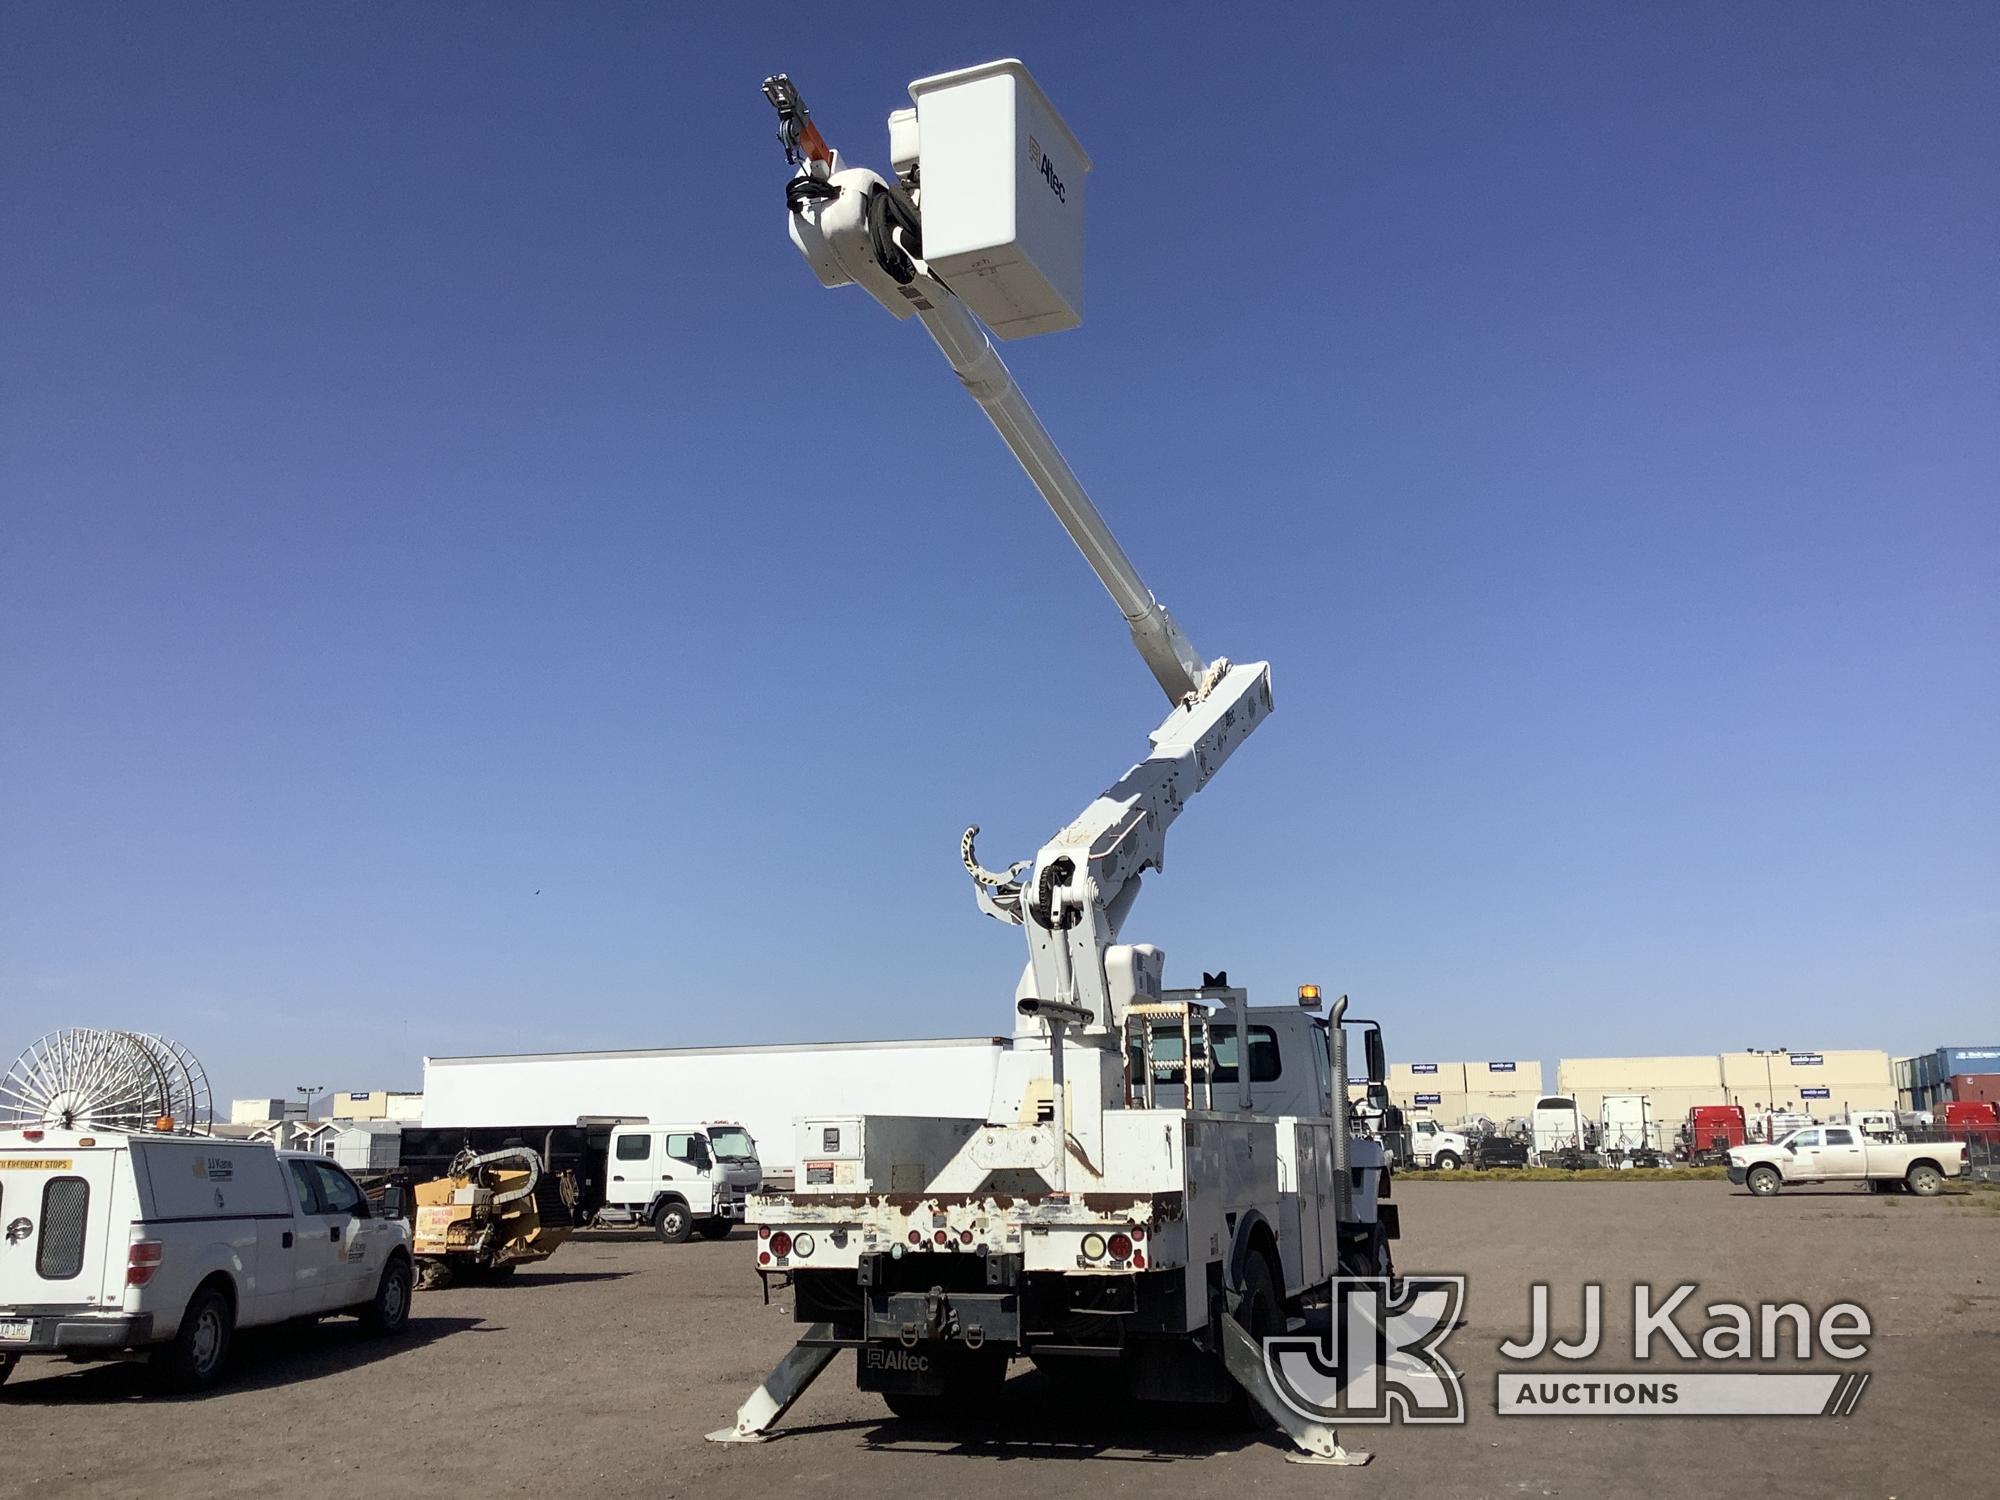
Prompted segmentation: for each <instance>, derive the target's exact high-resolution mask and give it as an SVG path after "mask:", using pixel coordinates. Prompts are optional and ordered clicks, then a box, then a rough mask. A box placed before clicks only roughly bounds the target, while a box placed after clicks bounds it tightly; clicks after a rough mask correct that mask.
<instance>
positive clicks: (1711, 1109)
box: [1681, 1104, 1747, 1167]
mask: <svg viewBox="0 0 2000 1500" xmlns="http://www.w3.org/2000/svg"><path fill="white" fill-rule="evenodd" d="M1745 1139H1747V1133H1746V1131H1745V1129H1744V1120H1743V1106H1742V1105H1740V1104H1697V1105H1696V1106H1695V1107H1694V1108H1693V1109H1691V1110H1689V1111H1688V1117H1687V1121H1686V1123H1684V1124H1683V1125H1682V1126H1681V1158H1682V1160H1684V1161H1687V1162H1691V1163H1693V1164H1694V1165H1695V1166H1710V1167H1713V1166H1723V1165H1726V1164H1727V1163H1728V1161H1729V1148H1730V1147H1731V1146H1740V1145H1742V1144H1743V1143H1744V1141H1745Z"/></svg>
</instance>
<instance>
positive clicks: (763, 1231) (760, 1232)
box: [757, 1224, 771, 1240]
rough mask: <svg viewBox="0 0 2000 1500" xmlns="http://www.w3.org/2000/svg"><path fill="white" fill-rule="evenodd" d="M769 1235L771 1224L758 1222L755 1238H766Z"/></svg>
mask: <svg viewBox="0 0 2000 1500" xmlns="http://www.w3.org/2000/svg"><path fill="white" fill-rule="evenodd" d="M770 1237H771V1226H770V1225H769V1224H759V1225H758V1226H757V1238H758V1239H760V1240H768V1239H769V1238H770Z"/></svg>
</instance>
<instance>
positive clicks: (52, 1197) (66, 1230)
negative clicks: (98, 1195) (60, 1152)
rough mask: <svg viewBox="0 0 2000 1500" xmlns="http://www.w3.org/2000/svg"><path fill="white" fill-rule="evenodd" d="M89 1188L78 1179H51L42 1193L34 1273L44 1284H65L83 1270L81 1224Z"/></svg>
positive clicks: (84, 1216) (87, 1214) (83, 1218)
mask: <svg viewBox="0 0 2000 1500" xmlns="http://www.w3.org/2000/svg"><path fill="white" fill-rule="evenodd" d="M89 1216H90V1184H89V1183H87V1182H85V1181H84V1180H83V1179H82V1178H81V1177H51V1178H50V1179H49V1181H48V1184H47V1185H46V1186H45V1187H43V1189H42V1236H41V1244H40V1246H39V1247H38V1248H37V1249H36V1251H35V1270H36V1271H37V1272H38V1273H39V1274H40V1276H41V1278H42V1280H44V1281H68V1280H69V1279H70V1278H71V1277H73V1276H75V1275H76V1274H77V1273H78V1272H80V1271H82V1270H83V1229H84V1221H85V1220H86V1219H87V1218H88V1217H89Z"/></svg>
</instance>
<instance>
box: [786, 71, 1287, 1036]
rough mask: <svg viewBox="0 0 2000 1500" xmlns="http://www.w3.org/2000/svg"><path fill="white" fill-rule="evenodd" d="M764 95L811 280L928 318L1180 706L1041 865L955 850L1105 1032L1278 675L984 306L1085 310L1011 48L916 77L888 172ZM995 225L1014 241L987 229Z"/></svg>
mask: <svg viewBox="0 0 2000 1500" xmlns="http://www.w3.org/2000/svg"><path fill="white" fill-rule="evenodd" d="M764 93H765V95H766V96H767V97H768V98H769V99H770V101H771V103H772V104H773V105H774V106H775V107H776V109H777V111H778V121H779V123H778V136H779V139H780V140H781V141H783V143H784V146H785V154H786V158H787V160H789V161H790V162H792V163H793V164H794V165H795V166H796V167H797V168H798V171H797V173H796V175H795V176H794V177H793V178H792V180H791V181H790V182H789V183H788V184H787V185H786V188H785V202H786V205H787V207H788V208H789V209H790V214H789V216H788V219H789V226H790V232H791V237H792V242H793V243H794V244H795V245H797V246H798V248H799V250H800V252H801V253H802V254H803V255H804V256H805V257H806V260H807V261H808V262H809V263H810V264H811V266H812V268H813V271H814V273H815V274H817V275H818V277H819V279H820V282H821V284H822V285H825V286H830V287H831V286H846V285H850V284H853V285H858V286H860V287H861V288H863V289H864V290H865V291H867V292H868V293H869V295H871V296H872V297H874V298H875V300H876V301H877V302H879V303H881V304H882V306H884V307H886V308H887V309H888V310H889V311H890V312H891V313H893V314H894V315H895V316H896V317H897V318H899V319H907V318H911V317H914V318H916V319H918V320H919V321H920V322H921V323H922V324H923V326H924V330H925V332H927V333H928V334H929V335H930V336H931V339H932V340H933V342H935V343H936V344H937V346H938V348H939V350H940V351H942V353H943V354H944V357H945V359H946V361H947V362H949V364H950V365H951V367H952V369H953V371H954V372H956V374H957V375H958V378H959V380H960V381H961V382H962V383H963V384H964V386H965V388H966V390H967V391H968V392H970V393H971V395H972V397H973V399H974V400H975V401H977V402H978V403H979V405H980V409H981V410H983V411H984V412H985V413H986V415H987V417H988V419H989V420H991V421H992V423H993V426H994V428H995V429H996V430H997V431H998V432H999V434H1000V436H1001V439H1002V440H1003V441H1004V442H1005V443H1006V444H1007V446H1008V448H1009V449H1010V450H1011V451H1012V452H1013V454H1014V457H1015V458H1016V459H1018V460H1019V461H1020V464H1021V467H1022V468H1023V469H1025V470H1027V472H1028V477H1029V478H1030V479H1031V480H1033V481H1034V485H1035V488H1036V489H1037V490H1039V491H1040V492H1041V496H1042V498H1043V499H1044V500H1045V501H1047V502H1048V506H1049V509H1050V510H1052V511H1054V512H1055V514H1056V519H1057V520H1059V521H1061V522H1062V525H1063V529H1064V530H1065V531H1067V532H1068V533H1069V537H1070V540H1071V541H1073V542H1075V543H1076V546H1077V549H1078V550H1079V551H1081V552H1082V553H1083V555H1084V558H1085V560H1086V561H1088V562H1089V564H1090V566H1091V569H1092V571H1094V572H1095V573H1096V574H1097V577H1098V579H1099V581H1100V582H1102V583H1103V585H1104V587H1105V589H1106V590H1107V591H1108V592H1109V593H1110V595H1111V598H1112V600H1113V602H1114V603H1116V604H1117V606H1118V610H1119V613H1120V614H1122V615H1123V616H1124V617H1125V623H1126V625H1127V627H1128V628H1129V629H1130V630H1131V632H1132V639H1133V642H1134V644H1136V645H1137V646H1138V648H1139V654H1140V656H1141V657H1142V658H1144V660H1145V662H1146V666H1147V667H1148V669H1149V670H1150V671H1151V672H1152V674H1153V677H1154V679H1155V680H1156V681H1157V682H1158V683H1159V684H1160V687H1161V689H1162V690H1163V691H1164V692H1165V693H1166V695H1167V698H1168V701H1169V702H1171V703H1172V704H1173V705H1174V707H1173V710H1172V711H1171V712H1170V713H1169V714H1168V716H1167V719H1166V722H1165V723H1163V724H1162V725H1161V726H1160V728H1159V729H1157V730H1155V731H1154V733H1153V735H1152V751H1151V753H1150V754H1149V755H1147V756H1146V758H1145V759H1144V760H1142V761H1140V762H1139V763H1138V764H1137V765H1135V766H1133V767H1132V768H1131V769H1130V770H1129V771H1127V772H1126V773H1125V775H1124V776H1122V777H1121V778H1120V779H1119V780H1118V781H1117V782H1116V783H1115V784H1114V785H1113V786H1111V787H1110V788H1109V789H1107V790H1106V791H1105V792H1104V793H1103V794H1102V795H1101V796H1099V797H1098V798H1097V800H1096V801H1094V802H1092V803H1091V804H1090V806H1089V807H1087V808H1085V809H1084V811H1083V813H1082V814H1081V815H1080V816H1078V817H1077V818H1076V819H1075V821H1073V822H1072V823H1070V824H1069V826H1068V827H1066V828H1064V829H1063V830H1062V831H1061V832H1060V833H1058V834H1057V835H1056V836H1055V838H1053V839H1052V840H1050V842H1049V843H1048V844H1046V845H1045V846H1044V847H1043V848H1042V850H1041V851H1040V853H1039V854H1038V855H1037V856H1036V858H1035V859H1034V860H1033V861H1028V862H1022V863H1020V864H1016V865H1013V866H1010V867H1009V868H1008V869H1006V870H1004V871H1001V872H997V873H996V872H994V871H990V870H986V869H982V868H981V867H980V865H979V863H978V861H977V859H976V858H975V855H974V850H973V835H974V834H976V833H977V832H978V829H977V828H973V829H968V830H967V832H966V835H965V840H964V844H963V848H962V853H963V857H964V861H965V866H966V869H967V870H968V871H969V872H970V873H971V875H972V877H973V879H974V881H975V882H976V884H977V888H978V893H979V903H980V906H981V909H982V910H984V911H986V912H987V913H988V914H990V915H992V916H996V917H999V918H1001V919H1002V920H1004V921H1009V922H1015V923H1019V924H1021V925H1023V926H1025V927H1026V928H1027V931H1028V945H1029V954H1030V962H1029V968H1028V971H1027V973H1026V975H1024V977H1023V980H1022V992H1021V997H1020V998H1023V999H1033V1000H1035V1001H1037V1002H1040V1003H1042V1005H1043V1006H1047V1005H1048V1004H1049V1003H1053V1004H1054V1006H1056V1007H1058V1008H1061V1007H1068V1006H1075V1007H1078V1008H1080V1009H1081V1010H1083V1011H1085V1012H1088V1014H1089V1016H1090V1020H1089V1021H1088V1022H1086V1023H1084V1029H1085V1030H1086V1031H1087V1032H1090V1033H1092V1034H1094V1036H1095V1037H1096V1038H1098V1039H1100V1040H1108V1038H1109V1037H1110V1036H1111V1035H1112V1033H1113V1030H1114V1028H1115V1027H1116V1026H1117V1025H1118V1024H1119V1023H1120V1022H1122V1020H1123V1016H1122V1004H1121V1002H1123V1001H1126V1000H1129V999H1130V998H1131V996H1132V995H1133V994H1134V993H1135V990H1136V991H1147V990H1157V989H1158V987H1159V972H1158V970H1159V953H1158V950H1157V949H1150V948H1148V949H1136V948H1127V949H1122V950H1119V949H1117V948H1116V944H1117V938H1118V930H1119V927H1120V925H1121V924H1122V922H1123V921H1124V919H1125V915H1126V913H1127V912H1128V911H1129V910H1130V909H1131V905H1132V902H1133V899H1134V898H1135V897H1136V896H1137V895H1138V891H1139V880H1140V876H1141V874H1142V873H1143V872H1144V871H1146V870H1148V869H1158V868H1159V867H1160V865H1161V864H1162V862H1163V860H1164V858H1165V838H1166V830H1167V828H1168V826H1169V825H1170V824H1171V823H1172V822H1173V820H1174V819H1175V817H1177V816H1178V815H1179V813H1180V810H1181V807H1182V806H1183V805H1184V804H1185V802H1186V801H1187V799H1188V798H1189V797H1191V796H1193V795H1194V794H1195V793H1196V792H1197V791H1199V790H1200V789H1201V788H1202V787H1203V786H1204V785H1205V784H1206V783H1207V781H1208V779H1209V777H1211V776H1212V775H1214V774H1215V772H1216V770H1217V769H1218V768H1220V766H1221V765H1222V762H1223V761H1224V760H1225V759H1227V758H1228V756H1229V754H1230V752H1231V751H1232V750H1234V749H1235V748H1236V746H1237V745H1239V744H1240V743H1242V741H1243V739H1244V737H1245V736H1247V735H1248V734H1249V732H1250V731H1251V730H1252V729H1254V728H1255V727H1256V726H1257V725H1258V724H1260V723H1262V722H1263V719H1264V717H1265V715H1267V714H1268V713H1269V712H1270V709H1271V678H1270V669H1269V668H1268V667H1267V666H1266V665H1265V664H1263V663H1261V662H1252V663H1247V664H1243V665H1232V664H1231V663H1230V662H1228V661H1227V660H1222V659H1218V660H1216V661H1214V662H1213V663H1211V662H1209V661H1208V660H1206V659H1205V658H1204V657H1202V655H1201V654H1200V653H1199V652H1197V651H1196V650H1195V649H1194V646H1193V644H1192V643H1191V642H1190V641H1189V640H1188V638H1187V636H1186V635H1185V634H1183V633H1182V631H1181V629H1180V627H1179V626H1178V625H1177V624H1175V623H1174V619H1173V616H1172V615H1170V614H1169V613H1168V612H1167V610H1166V607H1165V606H1164V605H1162V604H1161V603H1160V602H1159V600H1157V599H1155V598H1154V597H1153V594H1152V592H1151V591H1150V590H1149V589H1148V588H1147V587H1146V585H1145V582H1144V580H1142V579H1141V578H1140V577H1139V571H1138V569H1137V568H1135V567H1133V566H1132V560H1131V559H1130V558H1129V557H1127V556H1126V555H1125V550H1124V549H1123V548H1122V547H1120V546H1119V545H1118V541H1117V539H1116V538H1115V537H1113V536H1112V534H1111V530H1110V528H1109V527H1108V526H1106V525H1105V524H1104V518H1103V517H1102V516H1101V515H1099V514H1098V511H1097V507H1096V506H1095V505H1093V504H1092V503H1091V501H1090V497H1089V496H1088V495H1087V494H1085V493H1084V489H1083V486H1082V485H1081V484H1080V483H1079V482H1078V480H1077V477H1076V474H1075V472H1074V471H1073V470H1072V469H1071V468H1070V466H1069V464H1068V462H1067V461H1065V459H1064V458H1063V456H1062V453H1061V452H1060V450H1058V449H1057V447H1056V445H1055V441H1054V440H1053V439H1052V438H1051V437H1050V436H1049V434H1048V430H1047V429H1046V428H1044V427H1043V426H1042V423H1041V419H1040V418H1038V417H1037V416H1036V415H1035V411H1034V408H1033V407H1032V406H1030V405H1029V404H1028V400H1027V397H1026V396H1024V395H1023V394H1022V393H1021V390H1020V387H1019V386H1017V385H1016V384H1015V383H1014V378H1013V376H1012V374H1010V373H1009V371H1008V369H1007V366H1006V364H1005V363H1004V362H1003V361H1002V360H1001V358H1000V356H999V354H998V353H997V352H996V351H995V350H994V348H993V343H992V340H991V339H989V338H988V337H987V333H986V328H985V327H984V326H982V324H981V321H980V316H978V315H976V313H975V308H976V309H977V312H978V313H979V314H983V315H984V316H985V318H986V319H987V321H988V322H991V323H994V325H995V326H996V327H998V328H999V329H1000V330H1001V332H1002V334H1003V336H1006V335H1008V333H1009V331H1010V330H1011V332H1012V334H1013V335H1014V336H1019V335H1021V334H1023V333H1035V332H1042V331H1045V330H1048V329H1053V328H1066V327H1070V326H1073V325H1074V324H1075V323H1076V322H1077V321H1078V320H1079V318H1080V314H1079V313H1078V312H1077V310H1076V308H1077V305H1078V304H1080V301H1081V280H1080V269H1081V265H1080V257H1081V246H1082V240H1081V224H1080V219H1079V218H1078V217H1077V216H1079V215H1080V214H1081V209H1082V204H1081V196H1082V178H1083V174H1084V173H1087V172H1088V171H1089V169H1090V164H1089V159H1088V158H1087V157H1085V156H1083V154H1082V148H1081V147H1080V146H1078V145H1076V142H1075V138H1074V137H1073V136H1071V135H1070V133H1069V130H1068V127H1067V126H1065V125H1064V124H1063V123H1062V121H1061V119H1060V117H1059V116H1056V115H1055V113H1054V110H1053V107H1052V106H1050V105H1049V104H1048V101H1047V100H1046V99H1045V98H1043V96H1042V94H1041V91H1040V90H1039V89H1038V88H1036V87H1035V85H1034V82H1033V80H1032V79H1030V78H1029V77H1028V76H1027V74H1026V71H1025V70H1024V69H1022V68H1021V67H1020V65H1019V64H1018V63H1013V62H1006V63H990V64H986V65H984V66H982V67H979V68H968V69H965V70H963V71H961V72H958V73H950V74H943V75H940V76H939V77H937V78H931V79H920V80H919V81H918V82H916V83H914V84H912V85H911V86H910V94H911V97H912V98H913V99H915V100H917V101H918V105H919V109H918V110H917V111H900V112H898V113H897V114H895V115H892V116H890V120H889V127H890V143H891V154H892V155H893V156H894V157H895V158H896V169H897V173H898V177H897V180H896V181H894V182H891V181H889V180H887V179H884V178H882V177H880V176H878V175H876V174H875V173H874V172H871V171H868V170H867V169H866V168H861V167H846V166H843V165H842V163H841V159H840V153H839V152H837V151H835V150H834V149H833V148H832V147H830V146H828V145H827V143H826V141H825V139H824V138H823V137H822V136H821V135H820V133H819V131H818V129H817V128H816V127H815V126H814V125H813V124H812V121H811V119H810V118H809V117H808V115H807V112H806V108H805V105H804V102H803V101H802V100H801V99H800V98H799V94H798V90H797V89H796V88H794V87H793V85H792V82H791V80H790V79H789V78H788V77H786V76H785V75H783V74H779V75H777V76H775V77H772V78H768V79H766V80H765V82H764ZM941 99H948V100H949V107H946V106H945V105H943V104H938V103H935V102H933V105H932V107H933V109H934V110H935V113H934V115H928V116H927V115H925V114H923V112H922V111H923V109H924V106H925V104H926V101H938V100H941ZM996 111H997V113H996ZM919 126H921V127H922V129H923V131H924V132H925V133H924V136H923V137H922V139H921V140H920V139H919V137H918V129H919ZM934 126H935V131H934V129H933V127H934ZM1023 138H1025V144H1026V146H1027V148H1028V151H1027V159H1028V163H1029V166H1028V169H1027V170H1028V174H1029V175H1028V178H1027V179H1025V180H1026V182H1027V187H1026V188H1025V189H1024V188H1023V186H1022V182H1023V180H1024V179H1023V178H1022V177H1021V172H1022V168H1021V165H1020V163H1021V160H1022V157H1021V152H1020V150H1019V148H1020V146H1021V145H1022V144H1023ZM1045 141H1058V142H1059V143H1062V144H1064V145H1065V146H1066V149H1068V150H1069V151H1070V152H1071V153H1072V154H1071V156H1070V157H1069V158H1068V159H1066V160H1065V162H1063V163H1060V164H1059V163H1058V162H1057V161H1056V159H1055V158H1054V156H1052V155H1051V154H1050V153H1049V152H1048V151H1047V150H1046V149H1045V146H1044V144H1043V143H1044V142H1045ZM919 146H921V147H922V148H923V149H922V152H921V154H920V153H919V150H918V147H919ZM926 172H927V173H928V176H925V175H923V174H924V173H926ZM1065 174H1067V175H1065ZM1044 188H1046V190H1047V191H1046V193H1044V191H1043V189H1044ZM1000 193H1013V194H1016V195H1021V196H1019V197H1017V199H1016V200H1015V201H1011V202H1009V203H1008V204H1007V205H1006V212H1005V213H995V212H993V211H991V210H992V209H993V205H992V203H990V202H988V201H987V200H988V199H990V198H992V197H993V196H994V195H995V194H1000ZM927 201H928V202H929V203H930V205H931V208H932V209H933V212H932V213H931V214H930V216H929V217H925V216H924V208H925V204H926V202H927ZM940 204H943V205H945V207H943V208H939V207H938V205H940ZM1051 204H1053V205H1054V206H1053V207H1052V206H1051ZM1066 215H1067V217H1065V216H1066ZM1002 221H1004V223H1005V224H1006V226H1007V231H1006V235H1007V242H1006V243H1005V244H1003V245H996V244H993V243H990V241H991V238H992V236H993V234H995V233H997V232H998V231H997V230H996V229H995V228H994V225H995V224H997V223H999V222H1002ZM968 223H969V224H970V225H971V228H970V229H968V227H967V226H968ZM1037 226H1040V227H1039V228H1038V227H1037ZM927 233H929V234H931V235H932V237H933V240H934V241H937V240H944V241H949V244H950V248H947V247H946V246H945V245H939V246H938V248H937V250H936V251H935V252H934V253H937V254H938V255H940V256H941V257H942V258H944V259H948V260H950V261H951V263H952V266H953V269H951V270H950V271H949V272H948V273H947V272H944V271H941V270H940V269H938V268H936V267H934V265H933V263H932V262H930V261H927V260H926V259H925V257H924V250H925V236H926V234H927ZM981 234H984V235H985V236H986V240H984V241H982V240H981V238H980V236H981ZM968 235H969V236H970V239H969V241H968ZM1037 236H1039V241H1037ZM1038 245H1039V253H1040V256H1041V262H1040V263H1037V261H1036V254H1037V248H1038ZM947 276H948V277H949V278H950V280H951V281H952V282H955V283H956V284H957V285H958V286H959V287H960V288H962V289H963V291H964V296H963V297H961V295H960V294H959V292H958V291H955V290H954V287H953V285H951V284H948V281H947ZM968 301H972V302H973V303H974V305H973V306H968V305H967V303H968ZM1045 1020H1046V1018H1044V1020H1043V1021H1034V1022H1031V1023H1030V1024H1045Z"/></svg>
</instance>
